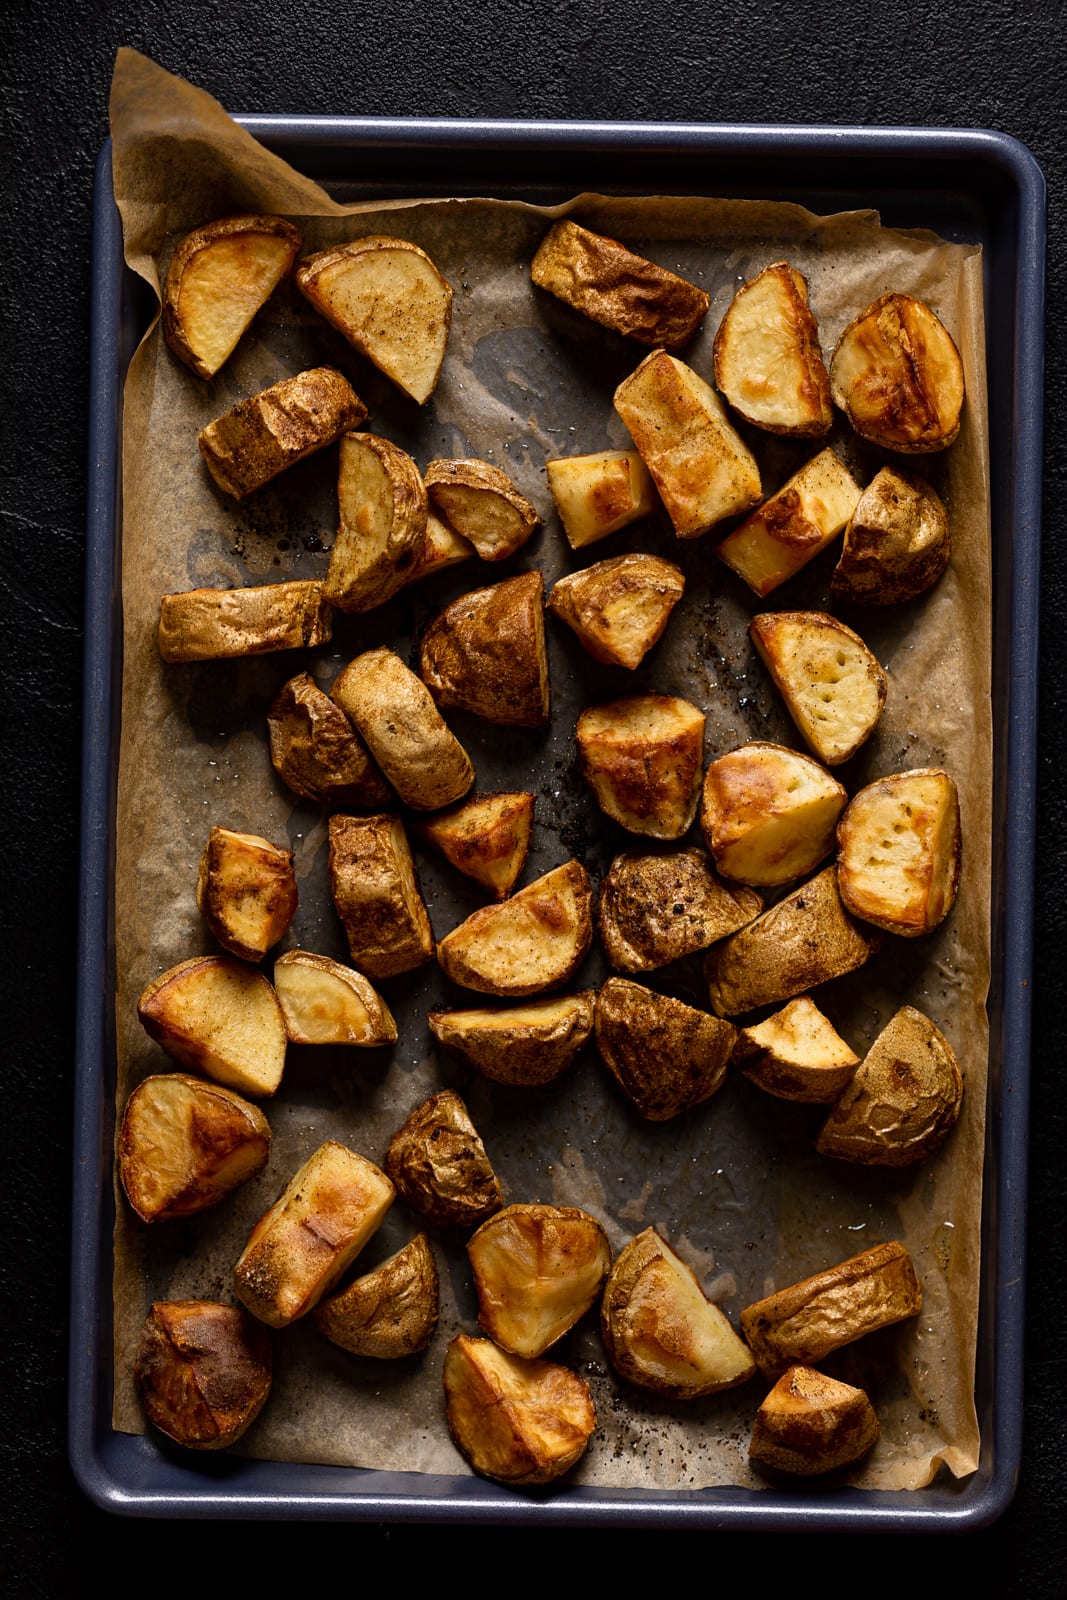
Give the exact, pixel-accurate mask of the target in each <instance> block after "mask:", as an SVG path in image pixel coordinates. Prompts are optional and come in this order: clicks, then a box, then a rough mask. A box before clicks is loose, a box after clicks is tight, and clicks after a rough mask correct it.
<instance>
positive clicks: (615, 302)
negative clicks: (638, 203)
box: [530, 222, 711, 350]
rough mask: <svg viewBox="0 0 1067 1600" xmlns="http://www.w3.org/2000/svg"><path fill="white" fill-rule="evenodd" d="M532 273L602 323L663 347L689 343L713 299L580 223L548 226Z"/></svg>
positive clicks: (675, 347) (567, 302) (540, 285)
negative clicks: (580, 225) (581, 225)
mask: <svg viewBox="0 0 1067 1600" xmlns="http://www.w3.org/2000/svg"><path fill="white" fill-rule="evenodd" d="M530 277H531V278H532V279H533V281H534V283H536V285H537V287H538V288H539V289H547V290H548V292H549V294H554V295H555V297H556V299H557V300H562V301H563V302H564V304H565V305H568V306H573V307H574V309H575V311H580V312H581V313H582V315H583V316H586V317H589V318H590V320H591V321H593V322H599V323H600V325H601V327H604V328H611V329H612V331H613V332H615V333H621V334H624V335H625V336H626V338H628V339H637V340H638V341H639V342H640V343H641V344H647V345H662V346H663V348H664V349H665V350H680V349H681V348H682V346H683V345H687V344H688V343H689V341H690V339H692V337H693V335H694V334H695V333H696V331H697V329H698V328H699V327H700V324H701V323H702V322H703V320H704V318H705V317H706V316H707V313H708V307H709V305H710V304H711V301H710V299H709V297H708V296H707V295H706V294H705V293H704V291H703V289H698V288H697V286H696V284H695V283H689V282H688V281H687V280H686V279H685V278H679V277H678V275H677V274H676V273H674V272H668V271H667V269H666V267H659V266H657V265H656V263H655V262H654V261H647V260H646V259H645V258H644V256H638V255H635V254H634V253H633V251H632V250H627V248H626V246H625V245H623V244H620V243H619V241H618V240H617V239H608V238H605V237H604V235H603V234H599V233H593V232H591V231H590V229H588V228H582V227H579V225H578V223H576V222H557V223H556V224H555V225H554V226H553V227H552V228H550V229H549V231H548V233H546V234H545V237H544V238H543V239H542V240H541V244H540V246H539V248H538V251H537V254H536V255H535V256H534V258H533V262H532V263H531V266H530Z"/></svg>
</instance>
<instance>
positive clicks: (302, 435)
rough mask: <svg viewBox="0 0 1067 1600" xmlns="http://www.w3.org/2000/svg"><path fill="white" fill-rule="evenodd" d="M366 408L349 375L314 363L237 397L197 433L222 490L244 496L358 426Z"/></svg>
mask: <svg viewBox="0 0 1067 1600" xmlns="http://www.w3.org/2000/svg"><path fill="white" fill-rule="evenodd" d="M366 415H367V408H366V406H365V405H364V404H363V401H362V400H361V399H360V398H359V396H358V395H357V394H356V392H355V390H354V389H353V388H352V385H351V384H350V383H349V382H348V379H347V378H343V377H342V376H341V374H340V373H339V372H335V371H334V370H333V368H332V367H312V368H311V369H310V370H309V371H307V372H298V373H297V374H296V376H295V377H293V378H283V379H282V381H281V382H280V383H275V384H273V385H272V386H271V387H270V388H269V389H263V390H262V391H261V392H260V393H259V394H255V395H253V396H252V398H251V399H250V400H239V401H238V402H237V404H236V405H235V406H234V407H233V409H232V410H231V411H227V412H226V413H225V415H224V416H221V417H218V418H217V419H216V420H215V421H214V422H209V423H208V425H207V427H206V428H204V429H202V430H201V432H200V434H199V435H198V437H197V443H198V444H199V446H200V453H201V455H202V456H203V458H204V460H205V462H206V463H207V468H208V471H209V472H210V473H211V476H212V477H213V478H214V480H215V482H216V483H217V484H218V486H219V488H220V489H221V490H222V492H223V494H228V495H232V497H233V498H234V499H235V500H244V499H245V498H246V497H247V496H248V495H250V494H251V493H252V492H253V491H254V490H256V489H262V488H263V486H264V484H267V483H269V482H270V481H271V479H272V478H276V477H277V476H278V474H279V472H284V471H285V469H286V467H291V466H293V465H294V463H295V462H297V461H303V459H304V457H305V456H310V455H312V454H314V452H315V451H316V450H323V449H325V448H326V446H327V445H330V444H333V443H334V441H335V440H336V439H339V438H340V437H341V435H342V434H343V433H347V432H348V431H349V429H350V428H358V427H359V425H360V423H361V422H363V421H364V419H365V418H366Z"/></svg>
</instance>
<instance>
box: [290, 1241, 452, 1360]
mask: <svg viewBox="0 0 1067 1600" xmlns="http://www.w3.org/2000/svg"><path fill="white" fill-rule="evenodd" d="M439 1300H440V1288H439V1282H438V1276H437V1263H436V1262H435V1260H434V1258H433V1251H432V1250H431V1249H430V1242H429V1240H428V1239H427V1237H426V1235H425V1234H424V1233H419V1234H416V1235H415V1238H414V1239H412V1241H411V1243H410V1244H406V1245H405V1246H404V1248H403V1250H398V1251H397V1253H396V1254H395V1255H392V1256H390V1257H389V1259H388V1260H387V1261H383V1262H382V1264H381V1266H379V1267H375V1269H374V1271H373V1272H368V1273H367V1274H366V1275H365V1276H364V1277H362V1278H356V1279H355V1281H354V1282H353V1283H350V1284H349V1285H348V1287H347V1289H342V1290H341V1291H340V1293H339V1294H335V1295H331V1296H330V1297H329V1299H327V1300H322V1301H320V1302H319V1304H318V1305H317V1306H316V1307H315V1310H314V1312H313V1316H314V1318H315V1326H316V1327H317V1328H318V1330H319V1332H320V1333H321V1334H324V1335H325V1337H326V1338H327V1339H329V1340H330V1341H331V1343H332V1344H336V1345H339V1346H340V1347H341V1349H342V1350H347V1351H348V1352H349V1353H350V1354H351V1355H354V1356H369V1357H371V1359H372V1360H375V1361H399V1360H401V1359H402V1358H403V1357H404V1356H413V1355H415V1354H416V1353H417V1352H418V1351H419V1350H425V1348H426V1346H427V1345H428V1344H429V1342H430V1340H431V1339H432V1338H433V1335H434V1329H435V1328H436V1327H437V1316H438V1308H439Z"/></svg>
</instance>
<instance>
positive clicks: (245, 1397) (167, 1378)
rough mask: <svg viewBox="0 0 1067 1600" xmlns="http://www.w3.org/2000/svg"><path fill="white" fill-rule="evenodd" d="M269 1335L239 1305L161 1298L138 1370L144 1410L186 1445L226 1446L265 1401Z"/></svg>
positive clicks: (146, 1330)
mask: <svg viewBox="0 0 1067 1600" xmlns="http://www.w3.org/2000/svg"><path fill="white" fill-rule="evenodd" d="M271 1367H272V1351H271V1337H270V1334H269V1333H268V1332H267V1330H266V1328H264V1327H263V1325H262V1324H261V1323H259V1322H257V1321H256V1320H255V1318H254V1317H250V1316H249V1315H248V1312H247V1311H244V1310H242V1308H241V1307H240V1306H227V1305H221V1304H219V1303H218V1302H217V1301H214V1300H157V1301H156V1302H155V1303H154V1304H153V1306H152V1308H151V1310H150V1311H149V1313H148V1316H147V1317H146V1318H145V1322H144V1327H143V1328H142V1329H141V1341H140V1345H139V1347H138V1351H137V1359H136V1361H135V1363H134V1368H133V1375H134V1378H135V1380H136V1383H137V1388H138V1391H139V1393H140V1396H141V1404H142V1405H143V1406H144V1412H145V1416H146V1417H147V1418H148V1420H149V1422H150V1423H151V1424H152V1426H153V1427H155V1428H158V1429H159V1431H160V1433H165V1434H166V1435H167V1438H168V1439H173V1440H174V1443H175V1444H180V1445H182V1446H184V1448H185V1449H187V1450H225V1448H226V1446H227V1445H231V1444H234V1443H236V1441H237V1440H238V1439H239V1438H240V1437H241V1435H242V1434H243V1433H245V1432H246V1431H247V1430H248V1429H249V1428H250V1427H251V1426H252V1423H253V1422H254V1421H255V1420H256V1418H257V1417H258V1416H259V1413H260V1412H261V1411H262V1409H263V1407H264V1405H265V1404H266V1402H267V1396H268V1395H269V1394H270V1385H271Z"/></svg>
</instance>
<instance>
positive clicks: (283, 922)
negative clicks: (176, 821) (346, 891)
mask: <svg viewBox="0 0 1067 1600" xmlns="http://www.w3.org/2000/svg"><path fill="white" fill-rule="evenodd" d="M297 901H298V896H297V888H296V873H295V872H294V870H293V852H292V851H291V850H280V849H279V848H278V846H277V845H273V844H271V842H270V840H269V839H261V838H260V837H259V835H258V834H255V833H235V832H234V831H233V829H232V828H220V827H214V828H212V830H211V832H210V834H209V835H208V841H207V844H206V845H205V846H204V853H203V855H202V856H201V857H200V871H199V873H198V876H197V880H196V905H197V910H198V911H199V912H200V915H201V916H202V917H203V919H204V921H205V922H206V923H207V925H208V928H209V929H210V931H211V933H212V934H213V935H214V936H215V938H216V939H217V940H218V942H219V944H221V946H222V948H223V949H224V950H228V951H229V952H230V954H231V955H234V956H241V957H242V958H243V959H244V960H245V961H261V960H262V959H263V957H264V956H265V955H266V953H267V951H268V950H269V949H270V948H271V946H272V945H275V944H277V943H278V940H279V939H280V938H281V937H282V935H283V934H284V933H285V930H286V929H287V928H288V926H289V924H290V922H292V920H293V918H294V917H295V915H296V908H297Z"/></svg>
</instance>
